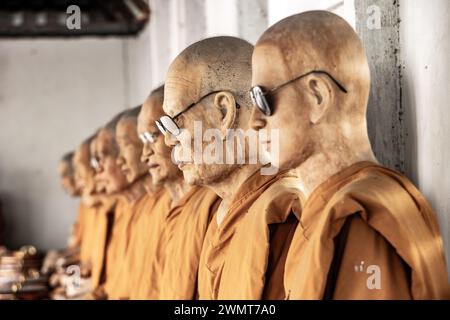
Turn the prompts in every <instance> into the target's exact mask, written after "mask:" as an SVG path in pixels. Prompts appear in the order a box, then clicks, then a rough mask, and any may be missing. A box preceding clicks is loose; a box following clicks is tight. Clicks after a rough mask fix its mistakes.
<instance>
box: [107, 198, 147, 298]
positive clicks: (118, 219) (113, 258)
mask: <svg viewBox="0 0 450 320" xmlns="http://www.w3.org/2000/svg"><path fill="white" fill-rule="evenodd" d="M145 200H146V195H145V194H143V195H142V196H141V197H140V198H139V199H137V200H136V201H134V202H133V203H129V202H128V201H126V200H125V199H122V198H121V199H119V200H118V202H117V205H116V209H115V211H114V223H113V226H112V231H111V237H110V239H109V243H108V246H107V253H106V274H105V276H106V278H105V283H104V288H105V293H106V295H107V297H108V298H110V299H119V298H120V297H121V295H122V292H121V285H120V284H121V282H123V281H126V279H121V277H127V275H126V274H123V273H121V271H122V270H123V265H124V263H125V260H126V254H127V250H128V245H129V243H130V239H131V233H132V230H133V228H132V225H133V223H132V222H133V220H134V219H135V217H136V216H137V215H139V213H140V212H141V209H142V205H143V204H145Z"/></svg>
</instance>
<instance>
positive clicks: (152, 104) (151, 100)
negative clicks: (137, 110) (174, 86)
mask: <svg viewBox="0 0 450 320" xmlns="http://www.w3.org/2000/svg"><path fill="white" fill-rule="evenodd" d="M163 101H164V84H162V85H160V86H159V87H157V88H156V89H154V90H153V91H152V92H151V93H150V94H149V96H148V97H147V100H146V102H147V103H145V104H144V105H143V106H142V108H141V110H142V111H143V112H142V113H141V114H142V116H145V115H147V114H148V113H149V112H150V108H159V109H158V110H152V112H157V113H159V114H160V115H161V116H162V115H164V111H163V109H162V105H163Z"/></svg>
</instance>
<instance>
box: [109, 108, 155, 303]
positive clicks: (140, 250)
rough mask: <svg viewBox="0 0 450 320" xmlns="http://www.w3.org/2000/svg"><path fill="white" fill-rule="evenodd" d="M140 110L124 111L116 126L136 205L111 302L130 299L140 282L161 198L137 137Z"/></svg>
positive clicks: (122, 165)
mask: <svg viewBox="0 0 450 320" xmlns="http://www.w3.org/2000/svg"><path fill="white" fill-rule="evenodd" d="M140 110H141V107H140V106H139V107H136V108H133V109H130V110H129V111H127V112H125V113H124V114H123V115H122V116H121V118H120V120H119V122H118V123H117V126H116V141H117V145H118V146H119V157H118V159H117V164H118V165H119V166H120V169H121V170H122V172H123V173H124V174H125V176H126V178H127V181H128V182H129V183H131V184H132V185H131V187H129V188H128V189H127V193H128V194H129V196H128V197H129V198H131V197H133V198H134V199H136V200H134V203H135V205H133V206H132V207H131V213H130V216H132V219H131V220H130V222H129V224H128V227H127V228H125V229H124V230H123V231H122V232H124V235H123V237H125V238H128V239H129V240H128V245H127V248H126V253H125V259H124V260H123V261H121V262H120V270H119V272H117V274H116V276H115V279H113V281H111V282H110V285H109V287H108V288H107V294H108V299H129V297H130V295H131V292H132V290H133V288H134V287H135V286H137V285H136V284H137V283H138V282H139V281H140V279H139V271H140V270H141V265H142V264H143V260H144V259H143V257H144V255H145V254H146V252H147V245H148V237H149V232H148V228H149V223H151V222H152V221H151V217H152V210H153V207H154V206H155V203H156V201H157V200H158V199H159V197H160V195H161V194H162V193H161V190H162V189H161V188H159V189H158V188H156V187H155V186H154V185H153V183H152V178H151V176H150V174H149V172H148V167H147V165H146V164H145V163H144V162H142V161H141V155H142V148H143V142H145V141H146V140H145V138H144V139H143V141H141V140H140V137H139V136H138V134H137V117H138V114H139V112H140Z"/></svg>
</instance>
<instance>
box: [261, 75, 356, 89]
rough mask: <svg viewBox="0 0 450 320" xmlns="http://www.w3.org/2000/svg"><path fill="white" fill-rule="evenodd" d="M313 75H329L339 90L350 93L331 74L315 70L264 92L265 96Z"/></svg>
mask: <svg viewBox="0 0 450 320" xmlns="http://www.w3.org/2000/svg"><path fill="white" fill-rule="evenodd" d="M313 73H319V74H325V75H327V76H328V77H329V78H330V79H331V80H332V81H333V82H334V83H335V84H336V85H337V86H338V88H339V89H340V90H342V91H343V92H344V93H347V92H348V91H347V89H345V87H344V86H343V85H342V84H340V83H339V82H338V81H337V80H336V79H335V78H333V76H332V75H331V74H329V73H328V72H326V71H324V70H313V71H309V72H307V73H305V74H302V75H301V76H299V77H297V78H294V79H292V80H289V81H288V82H285V83H283V84H280V85H278V86H276V87H275V88H272V89H270V90H269V91H267V92H264V95H266V94H268V93H270V92H274V91H276V90H278V89H280V88H281V87H284V86H285V85H288V84H289V83H292V82H294V81H297V80H300V79H301V78H304V77H306V76H309V75H310V74H313Z"/></svg>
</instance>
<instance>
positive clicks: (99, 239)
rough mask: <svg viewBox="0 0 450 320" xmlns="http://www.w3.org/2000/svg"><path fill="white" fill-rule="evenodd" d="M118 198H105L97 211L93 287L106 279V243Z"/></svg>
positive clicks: (92, 250)
mask: <svg viewBox="0 0 450 320" xmlns="http://www.w3.org/2000/svg"><path fill="white" fill-rule="evenodd" d="M115 205H116V200H115V199H113V198H109V199H108V198H105V199H104V200H103V203H102V204H101V205H100V206H99V208H98V211H97V213H96V218H95V220H94V223H95V234H94V235H93V245H92V249H91V257H92V258H91V261H92V263H91V266H92V268H91V270H92V272H91V281H92V288H93V289H95V288H97V287H98V286H99V285H100V284H102V283H103V281H104V279H103V278H104V269H105V259H106V245H107V241H108V237H109V235H110V232H111V229H112V223H113V220H114V210H115Z"/></svg>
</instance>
